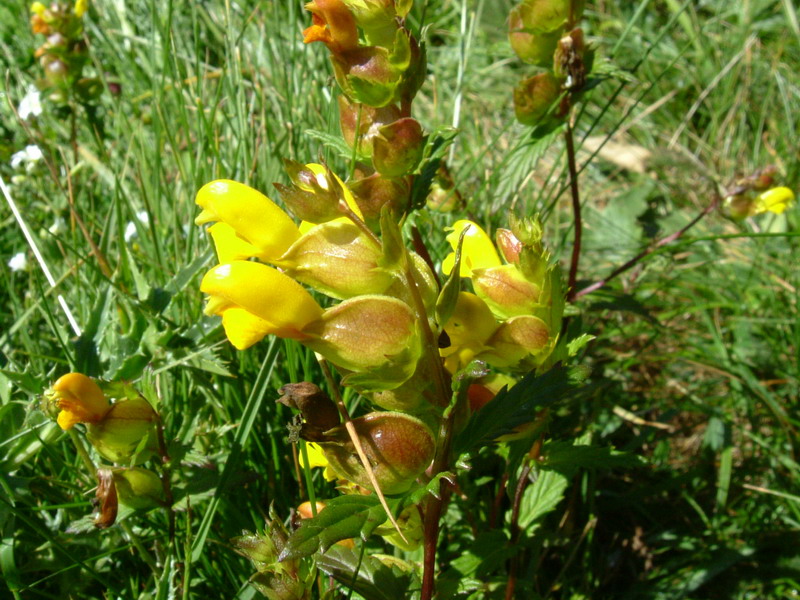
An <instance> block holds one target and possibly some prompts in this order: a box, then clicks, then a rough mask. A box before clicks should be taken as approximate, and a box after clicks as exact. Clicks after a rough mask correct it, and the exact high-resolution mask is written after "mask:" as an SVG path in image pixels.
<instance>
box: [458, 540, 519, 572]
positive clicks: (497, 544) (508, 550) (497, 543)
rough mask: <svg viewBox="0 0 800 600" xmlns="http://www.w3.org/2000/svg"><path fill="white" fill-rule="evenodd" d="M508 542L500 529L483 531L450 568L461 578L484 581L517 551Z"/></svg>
mask: <svg viewBox="0 0 800 600" xmlns="http://www.w3.org/2000/svg"><path fill="white" fill-rule="evenodd" d="M508 541H509V540H508V536H507V535H506V533H505V532H504V531H503V530H502V529H494V530H490V531H484V532H482V533H480V534H478V536H477V537H476V538H475V541H474V542H472V544H471V545H470V547H469V548H467V549H466V550H465V551H463V552H462V553H461V555H460V556H459V557H457V558H455V559H453V560H452V561H451V562H450V567H451V568H452V569H454V570H456V571H458V572H459V573H460V574H461V576H462V577H477V578H478V579H486V578H487V577H488V576H490V575H491V574H492V573H494V572H496V570H497V569H498V568H500V567H501V566H502V565H503V563H505V562H506V560H507V559H509V558H510V557H512V556H514V555H515V554H516V553H517V552H518V551H519V550H518V548H517V547H513V546H509V544H508Z"/></svg>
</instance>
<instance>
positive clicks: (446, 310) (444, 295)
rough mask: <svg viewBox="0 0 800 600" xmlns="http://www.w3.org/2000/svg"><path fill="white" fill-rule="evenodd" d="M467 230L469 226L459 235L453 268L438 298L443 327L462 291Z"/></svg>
mask: <svg viewBox="0 0 800 600" xmlns="http://www.w3.org/2000/svg"><path fill="white" fill-rule="evenodd" d="M467 231H469V228H468V227H465V228H464V230H463V231H462V232H461V235H460V236H459V237H458V245H457V246H456V258H455V262H454V263H453V270H452V271H450V277H448V278H447V281H445V282H444V285H443V286H442V291H441V292H440V293H439V297H438V298H437V299H436V320H437V321H438V322H439V325H441V326H442V327H444V325H445V324H446V323H447V322H448V321H449V320H450V317H452V316H453V311H454V310H455V309H456V303H457V302H458V294H459V292H460V291H461V250H462V248H463V246H464V236H465V235H467Z"/></svg>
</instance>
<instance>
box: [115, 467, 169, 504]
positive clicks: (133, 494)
mask: <svg viewBox="0 0 800 600" xmlns="http://www.w3.org/2000/svg"><path fill="white" fill-rule="evenodd" d="M114 483H115V484H116V486H117V496H118V497H119V501H120V504H124V505H125V506H129V507H130V508H133V509H134V510H149V509H151V508H156V507H158V506H161V505H162V504H163V502H164V484H163V483H162V481H161V479H160V478H159V477H158V475H156V474H155V473H153V472H152V471H149V470H148V469H143V468H141V467H133V468H130V469H114Z"/></svg>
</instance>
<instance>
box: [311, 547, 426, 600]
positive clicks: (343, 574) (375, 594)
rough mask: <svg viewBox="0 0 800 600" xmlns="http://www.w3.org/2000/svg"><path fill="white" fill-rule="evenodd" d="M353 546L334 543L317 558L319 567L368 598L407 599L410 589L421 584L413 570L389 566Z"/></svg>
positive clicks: (384, 599) (377, 599) (368, 599)
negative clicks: (346, 546)
mask: <svg viewBox="0 0 800 600" xmlns="http://www.w3.org/2000/svg"><path fill="white" fill-rule="evenodd" d="M359 554H360V553H359V552H358V551H355V550H353V549H351V548H343V547H342V546H333V547H331V548H330V549H329V550H328V551H327V552H325V553H324V554H321V555H319V556H318V557H317V566H318V567H319V568H320V570H322V571H324V572H325V573H327V574H328V575H330V576H331V577H333V578H334V579H336V580H337V581H339V582H340V583H342V584H343V585H346V586H347V587H348V588H350V587H352V589H353V591H355V592H357V593H359V594H361V595H362V596H363V597H364V598H365V599H366V600H404V599H405V598H407V597H408V590H409V589H412V588H414V587H417V585H419V584H418V583H416V582H415V579H416V578H415V577H414V574H413V572H407V571H403V570H402V569H401V568H400V567H397V566H391V567H389V566H388V565H385V564H384V563H382V562H381V561H380V560H378V559H377V558H374V557H372V556H368V555H366V556H363V557H361V558H362V560H361V561H360V563H359V558H360V557H359Z"/></svg>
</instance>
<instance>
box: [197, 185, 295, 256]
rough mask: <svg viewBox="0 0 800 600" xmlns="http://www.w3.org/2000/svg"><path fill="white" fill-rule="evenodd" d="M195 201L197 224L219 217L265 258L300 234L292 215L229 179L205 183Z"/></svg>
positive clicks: (291, 242)
mask: <svg viewBox="0 0 800 600" xmlns="http://www.w3.org/2000/svg"><path fill="white" fill-rule="evenodd" d="M195 202H196V203H197V204H198V205H199V206H200V208H202V209H203V211H202V212H201V213H200V214H199V215H198V216H197V218H196V219H195V223H196V224H197V225H202V224H204V223H210V222H213V221H220V222H222V223H225V224H227V225H229V226H230V227H231V228H232V229H233V230H234V232H235V233H236V234H237V235H238V236H239V237H240V238H242V239H243V240H244V241H245V242H247V243H248V244H251V245H252V246H254V247H255V248H257V249H258V251H259V252H258V254H257V255H256V256H258V258H261V259H262V260H265V261H270V260H274V259H276V258H278V257H280V256H281V254H283V253H284V252H286V250H287V249H288V248H289V246H291V245H292V244H293V243H294V242H295V241H297V239H298V238H299V237H300V230H299V229H298V228H297V225H295V224H294V221H292V219H291V217H289V215H287V214H286V213H285V212H283V210H282V209H281V208H280V207H279V206H278V205H277V204H275V203H274V202H273V201H272V200H270V199H269V198H267V197H266V196H265V195H264V194H262V193H261V192H259V191H257V190H254V189H253V188H251V187H250V186H247V185H244V184H243V183H237V182H236V181H230V180H228V179H218V180H217V181H212V182H211V183H207V184H206V185H204V186H203V187H202V188H200V191H199V192H197V197H196V198H195Z"/></svg>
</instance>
